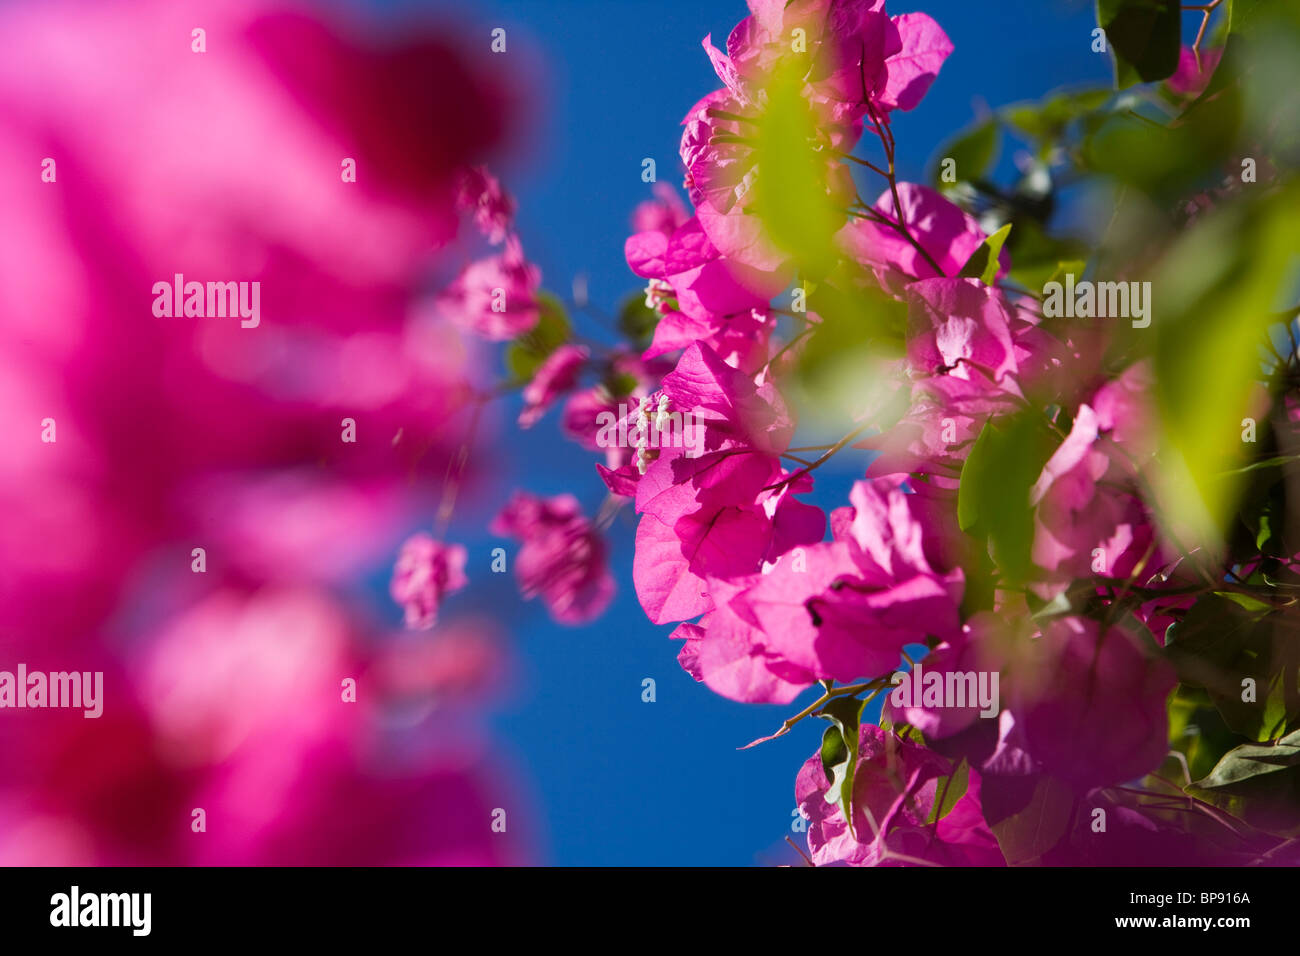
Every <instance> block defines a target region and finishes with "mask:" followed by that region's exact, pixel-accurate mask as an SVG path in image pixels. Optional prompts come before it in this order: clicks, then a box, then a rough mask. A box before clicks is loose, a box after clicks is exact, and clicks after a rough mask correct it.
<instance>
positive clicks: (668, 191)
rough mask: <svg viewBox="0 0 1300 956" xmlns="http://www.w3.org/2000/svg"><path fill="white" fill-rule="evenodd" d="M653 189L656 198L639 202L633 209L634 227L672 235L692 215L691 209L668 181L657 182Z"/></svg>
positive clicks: (641, 230)
mask: <svg viewBox="0 0 1300 956" xmlns="http://www.w3.org/2000/svg"><path fill="white" fill-rule="evenodd" d="M652 191H653V192H654V198H653V199H647V200H645V201H644V202H640V203H637V206H636V209H634V210H633V211H632V229H633V231H635V232H651V231H653V232H661V233H663V234H664V235H665V236H671V235H672V234H673V233H674V232H676V231H677V229H678V228H679V227H680V226H682V225H684V224H685V223H686V220H687V219H689V218H690V217H691V214H690V211H689V210H688V209H687V208H686V204H685V203H684V202H682V198H681V197H680V196H679V195H677V190H675V189H673V187H672V186H670V185H668V183H655V184H654V189H653V190H652Z"/></svg>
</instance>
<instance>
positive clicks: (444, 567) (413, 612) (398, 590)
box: [389, 532, 469, 629]
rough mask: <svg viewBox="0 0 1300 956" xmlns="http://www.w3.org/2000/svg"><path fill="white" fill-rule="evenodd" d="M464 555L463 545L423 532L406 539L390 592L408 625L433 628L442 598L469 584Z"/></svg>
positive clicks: (394, 572)
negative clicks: (450, 542)
mask: <svg viewBox="0 0 1300 956" xmlns="http://www.w3.org/2000/svg"><path fill="white" fill-rule="evenodd" d="M465 558H466V554H465V548H464V547H463V546H462V545H459V544H444V543H443V542H441V541H435V540H434V538H433V537H432V536H431V535H428V534H424V533H423V532H421V533H419V534H414V535H411V537H409V538H407V539H406V542H405V543H404V544H403V545H402V550H401V553H400V554H399V555H398V557H397V564H396V566H395V567H394V568H393V580H392V583H391V584H390V585H389V592H390V593H391V594H392V596H393V600H394V601H396V602H397V603H398V604H400V605H402V608H403V610H404V612H405V615H406V626H407V627H416V628H421V629H423V628H430V627H433V625H434V623H435V622H436V621H437V619H438V608H439V606H440V605H441V604H442V600H443V598H444V597H446V596H447V595H448V594H450V593H451V592H453V591H459V590H460V589H461V588H463V587H464V586H465V585H466V584H468V583H469V579H468V578H466V577H465Z"/></svg>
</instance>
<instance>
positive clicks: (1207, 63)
mask: <svg viewBox="0 0 1300 956" xmlns="http://www.w3.org/2000/svg"><path fill="white" fill-rule="evenodd" d="M1221 59H1223V48H1222V47H1216V48H1214V49H1209V50H1202V51H1201V58H1200V62H1199V63H1198V62H1197V59H1196V51H1195V50H1193V49H1192V48H1191V47H1190V46H1189V45H1187V44H1186V43H1184V44H1183V48H1182V50H1180V51H1179V53H1178V70H1177V71H1176V72H1175V73H1174V75H1173V76H1171V77H1169V80H1168V83H1169V89H1171V90H1172V91H1173V92H1175V93H1177V94H1178V95H1179V96H1187V97H1196V96H1200V95H1201V93H1202V92H1204V90H1205V88H1206V87H1207V86H1209V85H1210V78H1211V77H1212V76H1214V70H1215V68H1216V67H1218V65H1219V60H1221Z"/></svg>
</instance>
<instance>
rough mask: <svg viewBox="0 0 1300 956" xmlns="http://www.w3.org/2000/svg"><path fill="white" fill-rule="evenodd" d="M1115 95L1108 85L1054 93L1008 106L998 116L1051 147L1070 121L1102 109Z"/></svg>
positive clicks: (1041, 143) (1043, 144) (1014, 127)
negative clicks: (1101, 87)
mask: <svg viewBox="0 0 1300 956" xmlns="http://www.w3.org/2000/svg"><path fill="white" fill-rule="evenodd" d="M1112 95H1114V94H1113V93H1112V91H1111V90H1109V89H1082V90H1072V91H1066V92H1063V93H1055V94H1053V95H1052V96H1049V97H1047V98H1046V99H1044V100H1042V101H1041V102H1032V101H1031V102H1024V103H1013V104H1011V105H1010V106H1005V107H1003V108H1002V109H1001V110H1000V111H999V113H998V116H999V117H1000V118H1001V119H1002V120H1003V121H1004V122H1006V123H1007V124H1008V125H1010V126H1011V127H1012V128H1013V129H1015V130H1017V131H1018V132H1020V133H1022V134H1023V135H1025V136H1028V137H1029V138H1030V139H1033V140H1036V141H1037V142H1038V144H1039V145H1040V146H1041V147H1050V146H1052V145H1054V144H1055V143H1056V142H1057V141H1058V140H1059V139H1061V137H1063V136H1064V135H1065V132H1066V130H1067V129H1068V128H1069V126H1070V124H1071V123H1073V122H1074V121H1075V120H1077V119H1079V118H1080V117H1082V116H1085V115H1087V114H1089V113H1091V112H1093V111H1094V110H1097V109H1100V108H1101V106H1102V105H1103V104H1105V102H1106V101H1107V100H1109V99H1110V98H1111V96H1112ZM1040 151H1041V150H1040Z"/></svg>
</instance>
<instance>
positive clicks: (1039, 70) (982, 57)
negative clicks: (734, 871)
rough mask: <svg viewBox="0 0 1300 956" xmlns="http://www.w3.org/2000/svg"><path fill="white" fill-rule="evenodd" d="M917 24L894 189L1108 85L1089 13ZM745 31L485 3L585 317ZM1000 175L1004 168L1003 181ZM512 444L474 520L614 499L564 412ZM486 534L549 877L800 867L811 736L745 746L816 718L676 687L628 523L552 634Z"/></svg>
mask: <svg viewBox="0 0 1300 956" xmlns="http://www.w3.org/2000/svg"><path fill="white" fill-rule="evenodd" d="M456 6H458V7H459V8H460V9H461V10H462V11H463V10H464V8H465V5H464V4H458V5H456ZM914 10H923V11H924V12H926V13H929V14H930V15H931V16H933V17H934V18H935V19H936V20H938V21H939V23H940V25H941V26H943V28H944V29H945V30H946V31H947V33H948V35H949V37H950V38H951V39H952V41H953V44H954V46H955V47H956V52H955V53H954V54H953V55H952V57H951V58H950V59H949V60H948V62H947V64H946V65H945V67H944V69H943V72H942V73H941V75H940V77H939V79H938V81H937V82H936V83H935V85H934V87H933V88H932V90H931V91H930V93H929V95H928V96H927V97H926V99H925V100H924V101H923V102H922V104H921V105H920V107H919V108H918V109H917V110H916V111H915V112H914V113H912V114H903V115H899V116H897V117H896V120H895V124H894V126H895V133H896V136H897V140H898V144H899V145H898V150H899V164H900V174H901V176H902V178H905V179H912V180H923V177H924V173H925V169H926V163H927V161H928V160H929V158H930V156H931V154H932V152H933V151H934V150H935V148H936V147H937V146H938V145H939V144H940V143H941V142H942V141H943V140H944V139H946V138H947V137H948V136H949V135H951V134H952V133H953V132H954V131H956V130H958V129H960V128H961V127H963V126H965V125H967V124H968V123H969V122H971V121H972V119H973V118H974V117H975V115H976V111H977V110H978V109H980V108H983V107H994V108H995V107H998V106H1001V105H1003V104H1006V103H1010V102H1014V101H1017V100H1023V99H1036V98H1039V97H1041V96H1042V95H1043V94H1045V93H1047V92H1049V91H1051V90H1053V89H1056V88H1058V87H1061V86H1068V85H1074V84H1095V83H1099V82H1101V83H1105V82H1108V81H1109V78H1110V63H1109V60H1108V58H1106V57H1104V56H1101V55H1098V54H1095V53H1093V52H1092V51H1091V48H1090V46H1091V31H1092V29H1093V27H1094V26H1095V21H1094V18H1093V5H1092V2H1091V0H1087V2H1081V0H1080V2H1071V0H1061V2H1051V0H998V2H993V3H976V2H974V0H916V2H915V3H894V2H891V3H890V12H891V13H906V12H911V11H914ZM746 12H747V11H746V9H745V5H744V2H743V0H495V2H494V0H482V2H476V3H475V4H473V7H472V16H473V18H474V21H475V23H476V24H477V25H479V26H481V27H483V28H484V50H485V55H491V54H488V53H487V52H486V50H487V36H486V34H487V30H488V29H490V28H492V27H496V26H502V27H505V28H506V30H507V36H508V52H507V54H506V55H507V56H515V55H518V56H520V57H526V56H532V57H534V58H535V59H536V60H538V61H539V62H540V63H541V64H542V65H543V67H544V69H545V71H546V76H545V81H544V83H542V84H541V85H540V87H539V88H538V90H537V92H536V102H535V110H534V111H533V113H532V115H531V116H530V118H529V124H530V127H531V132H530V134H529V140H528V143H527V148H526V149H524V150H515V151H514V152H513V155H507V156H503V157H501V160H500V161H499V162H497V163H496V164H495V168H496V169H497V170H498V171H499V172H500V173H501V174H502V176H503V178H504V179H505V181H506V182H507V185H508V186H509V187H510V188H511V189H512V190H513V191H514V192H515V194H516V196H517V197H518V200H519V205H520V214H519V222H518V225H519V230H520V233H521V236H522V238H523V243H524V247H525V249H526V251H527V252H528V254H529V256H530V258H532V259H534V260H535V261H536V262H538V263H539V264H540V266H541V268H542V271H543V276H544V284H545V285H546V286H547V287H549V288H552V289H554V290H555V291H557V292H558V293H560V294H561V295H562V296H564V297H566V298H567V296H568V295H569V289H570V282H571V280H572V278H573V276H574V275H576V274H578V273H585V274H586V275H587V276H588V282H589V289H590V296H591V299H592V302H593V304H594V305H596V306H598V307H600V308H602V309H603V310H604V311H606V312H612V311H613V310H615V309H616V308H617V305H618V303H619V302H620V301H621V300H622V298H623V297H624V296H626V295H627V294H628V293H630V292H633V291H635V290H636V289H637V288H638V287H639V285H641V283H639V282H638V280H637V279H636V277H635V276H633V275H632V274H631V272H629V271H628V269H627V266H626V264H625V263H624V260H623V255H622V250H623V241H624V239H625V238H626V237H627V235H628V233H629V225H628V217H629V215H630V214H631V211H632V209H633V207H634V206H635V205H636V203H637V202H639V201H641V200H643V199H645V198H648V197H649V195H650V188H651V187H650V186H649V185H647V184H646V183H643V182H642V181H641V161H642V159H643V158H644V157H652V158H654V159H655V160H656V163H657V166H658V171H659V178H660V179H661V180H664V181H668V182H672V183H674V184H680V181H681V170H680V166H679V164H678V161H677V144H678V139H679V135H680V129H679V125H678V124H679V123H680V121H681V117H682V115H683V114H684V113H685V112H686V110H687V109H688V108H689V107H690V106H691V105H692V104H693V103H694V102H695V101H696V100H697V99H698V98H699V97H701V96H703V95H704V94H705V93H707V92H709V91H710V90H712V89H714V88H715V87H717V86H718V85H719V84H718V83H717V81H716V79H715V77H714V75H713V72H712V70H711V69H710V66H709V63H708V60H707V59H706V57H705V55H704V53H703V51H702V49H701V47H700V41H701V39H702V38H703V37H704V35H705V34H706V33H710V32H712V33H713V35H714V38H715V42H717V43H718V45H719V46H721V45H722V43H723V41H724V40H725V37H726V35H727V33H728V32H730V30H731V28H732V26H734V24H735V23H736V22H737V21H739V20H740V19H741V18H742V17H743V16H744V15H745V13H746ZM1010 163H1011V157H1010V156H1008V155H1004V156H1003V158H1002V167H1003V169H1004V170H1006V169H1008V168H1010ZM579 328H580V331H583V332H585V333H587V334H591V335H598V334H599V332H598V329H596V328H594V327H592V326H585V327H584V326H583V324H582V323H581V322H580V323H579ZM501 435H502V441H503V445H502V447H501V448H500V454H501V455H503V456H504V457H505V458H506V460H507V461H508V468H507V470H506V472H505V473H504V474H503V475H501V476H500V478H499V479H496V480H494V481H493V482H492V485H491V486H484V487H480V488H478V489H476V490H475V493H474V495H473V497H474V498H475V499H477V500H478V501H479V502H481V503H482V505H483V507H484V508H494V507H497V506H499V504H500V503H501V502H503V501H504V500H505V497H506V496H507V495H508V493H509V491H510V490H511V489H512V488H514V487H522V488H525V489H527V490H529V491H532V492H535V493H539V494H557V493H560V492H570V493H572V494H574V495H576V496H577V497H578V498H579V499H580V500H581V501H582V502H583V504H584V506H585V507H586V509H587V511H588V513H589V514H594V513H595V511H596V509H597V508H598V507H599V505H600V502H601V500H602V498H603V497H604V486H603V485H602V484H601V482H600V480H599V478H598V477H597V475H596V473H595V469H594V467H593V465H592V458H591V456H590V455H588V454H587V453H585V452H583V451H582V450H581V449H578V448H577V447H576V446H574V445H571V444H569V443H567V442H564V441H563V440H562V439H561V438H560V435H559V431H558V425H557V423H556V416H555V415H554V414H552V415H551V416H548V418H547V419H545V420H544V421H543V422H542V423H541V424H540V425H538V426H537V427H536V428H535V429H533V430H532V431H531V432H527V433H519V432H517V431H515V430H513V429H512V428H510V427H509V426H508V425H507V426H506V427H504V428H503V429H502V431H501ZM863 467H865V462H864V460H862V459H860V458H859V459H856V460H855V459H853V458H852V456H850V455H846V456H844V457H843V459H842V460H837V461H836V462H835V463H834V467H828V468H826V469H823V470H822V471H819V473H818V476H819V482H818V487H819V494H818V496H817V498H816V499H815V500H817V502H818V503H819V504H822V505H823V506H824V507H827V508H829V507H833V506H837V505H839V504H841V503H843V502H844V501H845V500H846V495H847V488H848V485H849V484H850V483H851V481H852V480H853V479H854V478H855V477H857V475H858V474H860V471H861V469H862V468H863ZM487 517H488V516H487V515H486V514H484V513H481V512H480V513H474V512H473V511H472V510H471V511H465V512H463V513H462V514H460V515H459V516H458V518H457V521H456V522H455V524H454V525H453V528H452V535H451V536H452V537H453V538H454V539H456V540H461V541H464V542H465V543H466V544H467V545H468V546H469V548H470V550H471V555H473V556H474V557H472V558H471V569H470V571H471V577H472V578H474V585H473V586H472V587H471V588H470V589H469V591H468V592H466V593H465V594H464V595H458V596H457V597H456V598H455V599H454V601H455V602H457V603H455V604H452V605H449V607H448V610H449V611H452V610H457V611H461V610H465V609H466V608H467V607H474V606H478V607H482V608H483V609H485V610H489V609H490V610H492V611H494V612H495V613H497V614H498V615H501V616H504V617H505V618H506V620H507V622H508V625H509V626H510V628H511V630H512V634H513V637H514V639H515V646H516V648H517V651H518V655H519V657H520V660H521V664H520V674H519V680H518V681H516V684H515V692H514V693H513V694H512V695H511V696H510V697H508V698H507V699H506V700H504V701H503V702H502V704H501V707H500V709H499V711H498V712H497V713H496V715H495V716H494V718H493V727H494V729H495V730H496V732H497V736H498V738H499V739H500V740H501V742H502V744H503V750H502V752H501V753H500V754H499V759H500V760H501V761H502V762H503V763H505V764H511V765H514V766H516V767H517V768H519V770H520V771H522V773H523V774H524V775H525V776H526V778H527V779H528V780H529V781H530V783H529V789H530V790H531V794H532V800H533V802H534V805H535V815H536V818H537V819H536V822H537V824H538V825H539V827H540V832H541V839H540V840H539V849H540V851H541V853H542V858H543V859H544V860H545V861H546V862H551V863H555V864H560V865H622V864H633V865H680V864H684V865H694V864H704V865H751V864H754V863H759V862H763V863H770V862H774V861H775V862H795V861H796V858H795V856H794V853H793V851H791V850H790V849H789V848H788V847H785V846H784V845H783V844H781V841H782V839H783V838H784V836H785V835H786V834H789V833H790V824H791V819H792V818H791V813H792V811H793V810H794V807H795V803H794V778H795V774H796V772H797V771H798V769H799V767H800V765H801V764H802V762H803V761H804V760H805V759H807V757H808V756H809V755H810V754H812V753H813V751H814V750H815V749H816V747H817V745H818V742H819V740H820V735H821V727H820V726H817V724H818V723H819V722H817V721H807V722H805V723H803V724H801V725H799V726H798V727H796V728H795V729H794V731H793V732H792V733H790V734H788V735H787V736H786V737H784V738H782V739H780V740H776V741H772V742H770V743H767V744H764V745H762V746H760V747H758V748H755V749H754V750H749V751H744V752H741V751H739V750H737V748H738V747H739V746H741V745H743V744H745V743H747V742H749V741H750V740H753V739H754V738H756V737H759V736H763V735H766V734H769V733H771V732H772V731H773V730H775V729H776V728H777V727H778V726H779V725H780V723H781V721H782V720H783V719H784V717H785V716H787V715H789V714H793V713H795V712H796V711H797V710H798V709H800V708H801V706H803V704H806V703H807V702H808V701H809V700H811V699H812V698H811V697H808V698H806V699H804V698H801V702H796V704H794V705H791V706H789V707H785V708H780V707H774V706H765V705H752V704H749V705H744V704H736V703H732V702H730V701H727V700H724V699H723V698H720V697H718V696H717V695H715V694H713V693H712V692H711V691H709V690H708V689H707V688H705V687H704V686H703V685H700V684H696V683H695V682H694V681H693V680H692V679H691V678H690V677H689V676H687V675H686V674H685V673H684V672H683V671H682V670H681V669H680V667H679V666H678V665H677V662H676V653H677V645H676V644H675V643H674V642H670V641H669V640H668V634H669V632H670V631H671V630H672V628H671V627H668V626H664V627H658V626H655V625H652V624H650V623H649V622H648V621H647V619H646V617H645V615H644V614H643V613H642V611H641V609H640V606H639V605H638V603H637V600H636V596H635V594H634V592H633V588H632V580H631V566H632V540H631V539H632V531H633V525H632V523H631V521H630V518H631V516H630V515H629V514H624V515H623V516H622V518H623V520H620V521H617V522H615V524H614V526H613V528H612V529H611V534H610V545H611V551H612V564H613V571H614V574H615V576H616V578H617V580H618V583H619V596H618V598H617V600H616V601H615V603H614V605H613V606H612V607H611V609H610V610H609V612H608V613H607V614H606V615H605V616H604V617H603V618H602V619H601V620H599V621H598V622H596V623H595V624H593V625H591V626H589V627H585V628H579V629H572V628H562V627H558V626H556V625H554V624H552V623H551V622H550V620H549V619H548V618H547V617H546V614H545V611H544V610H543V609H542V608H541V607H540V606H538V605H536V604H524V603H522V602H521V600H520V599H519V597H518V595H517V593H516V592H515V589H514V585H513V579H507V578H506V576H504V575H491V574H483V573H480V574H478V575H474V573H473V572H474V568H473V564H474V562H475V561H478V562H479V564H480V565H481V567H482V570H484V571H486V569H487V564H488V558H487V557H486V556H487V554H488V553H489V550H490V549H491V548H492V547H495V546H499V545H502V544H507V545H508V542H502V541H499V540H496V539H493V538H491V537H490V536H488V535H487V534H486V533H485V532H484V531H483V530H482V529H483V527H484V525H485V524H486V518H487ZM510 550H511V551H513V548H510ZM479 558H481V560H479ZM394 614H396V612H394ZM647 677H649V678H653V679H654V680H655V681H656V683H657V700H656V701H655V702H654V703H644V702H643V701H642V699H641V691H642V680H643V679H644V678H647Z"/></svg>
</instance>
